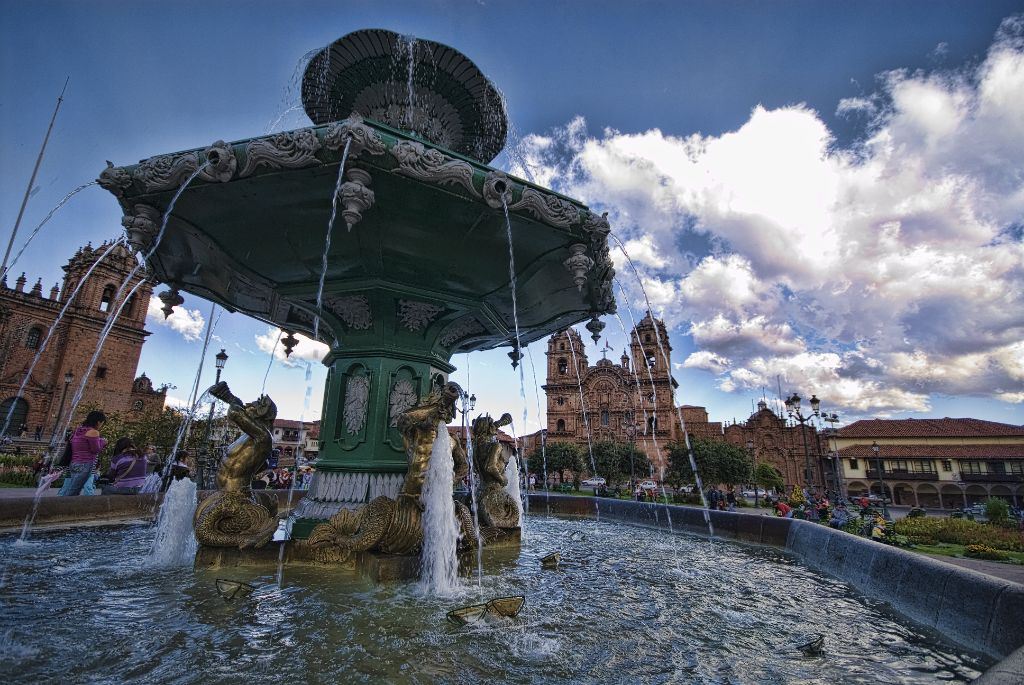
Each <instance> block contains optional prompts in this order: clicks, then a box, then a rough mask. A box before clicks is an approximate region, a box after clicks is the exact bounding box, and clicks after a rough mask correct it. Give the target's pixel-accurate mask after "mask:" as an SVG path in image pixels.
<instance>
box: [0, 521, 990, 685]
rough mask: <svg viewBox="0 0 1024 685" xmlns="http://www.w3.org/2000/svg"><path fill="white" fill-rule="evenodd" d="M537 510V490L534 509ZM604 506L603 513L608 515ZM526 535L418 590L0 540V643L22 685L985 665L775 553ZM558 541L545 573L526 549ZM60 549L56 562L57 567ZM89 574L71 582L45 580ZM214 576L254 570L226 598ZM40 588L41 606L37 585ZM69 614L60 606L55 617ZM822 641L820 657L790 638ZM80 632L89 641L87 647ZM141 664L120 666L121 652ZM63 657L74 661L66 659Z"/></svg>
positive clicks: (723, 674)
mask: <svg viewBox="0 0 1024 685" xmlns="http://www.w3.org/2000/svg"><path fill="white" fill-rule="evenodd" d="M534 504H535V508H534V510H535V511H536V507H537V506H542V505H540V503H539V502H535V503H534ZM602 519H604V515H603V514H602ZM529 525H530V526H531V529H530V534H529V535H528V537H527V545H528V546H527V548H526V549H525V550H524V552H523V553H522V554H517V553H515V552H513V551H511V550H500V549H497V550H494V549H492V550H486V549H485V556H484V566H485V570H486V573H485V575H484V579H483V586H482V588H481V589H480V591H477V589H476V586H475V584H474V583H472V582H470V581H466V584H465V589H464V591H463V592H462V593H460V594H459V596H456V597H452V598H448V599H443V600H442V599H437V598H430V597H423V596H422V595H420V594H419V593H418V592H417V590H416V587H415V586H412V585H405V584H391V585H376V584H373V583H371V582H369V581H366V580H364V579H362V578H361V577H360V576H359V575H358V574H357V573H354V572H347V571H344V570H341V569H334V570H332V572H331V573H330V574H324V573H322V572H321V571H318V570H316V569H307V568H302V567H296V568H292V569H288V570H287V571H286V573H285V575H284V583H283V588H280V589H279V588H278V587H277V584H276V583H275V582H274V577H273V573H272V572H270V571H259V570H252V569H232V570H230V571H228V570H226V569H221V570H218V571H210V572H205V571H201V570H199V571H196V572H191V571H187V570H185V571H183V570H182V569H170V570H164V571H161V570H156V569H151V568H148V567H146V566H145V564H144V554H139V553H138V550H145V549H146V548H147V545H148V543H149V541H150V539H151V535H152V534H151V531H150V530H149V529H148V528H144V527H120V528H107V529H103V530H98V529H80V530H75V531H71V532H64V533H52V532H44V533H41V534H40V537H39V540H38V542H37V543H35V545H20V546H14V545H13V544H12V539H11V538H10V537H5V538H3V539H0V549H2V551H3V552H4V554H5V557H6V559H7V560H8V561H7V563H8V566H7V570H8V572H7V575H6V580H5V582H6V586H5V592H4V593H0V617H2V618H0V629H2V630H3V631H4V632H5V633H6V642H7V655H8V658H7V659H5V661H4V663H3V665H2V666H0V669H12V672H14V673H17V674H18V676H17V678H18V679H20V680H23V681H28V682H31V681H43V680H48V679H54V680H59V679H65V680H67V679H69V674H70V673H72V672H73V673H74V674H75V675H74V676H73V677H71V679H76V678H77V679H90V680H93V681H116V682H123V683H142V682H174V683H200V682H227V683H233V682H239V683H242V682H261V681H263V680H270V679H273V680H276V681H295V682H339V683H344V682H365V681H374V682H394V683H412V682H437V683H449V682H476V681H481V680H494V679H502V680H505V681H509V682H537V683H561V682H565V681H566V680H573V681H576V682H613V683H617V682H622V683H627V682H628V683H635V682H638V681H641V682H649V681H653V682H704V683H716V682H717V683H723V682H726V681H728V682H731V683H762V682H765V683H767V682H801V681H807V680H810V681H818V682H844V681H847V680H849V676H850V674H858V675H859V676H860V677H861V678H863V679H864V680H866V681H871V682H894V681H897V680H899V681H900V682H911V683H914V682H917V683H932V682H935V680H936V679H937V678H940V677H941V678H946V677H948V678H949V679H950V680H952V681H954V682H957V681H959V682H966V681H968V680H970V679H971V678H973V677H976V676H977V675H978V674H979V673H980V672H981V671H982V670H984V669H985V668H986V667H988V666H989V665H991V664H992V662H993V660H992V659H991V658H990V657H986V656H985V655H983V654H979V653H976V652H973V651H971V650H965V649H963V648H961V647H957V646H956V645H955V644H952V643H951V642H950V641H948V640H947V639H946V638H944V637H943V636H942V635H941V634H940V633H939V632H938V631H936V630H934V629H931V628H927V627H922V626H920V625H919V624H915V623H912V622H908V621H906V620H905V619H902V618H901V617H900V616H899V615H898V614H896V613H895V612H893V611H891V610H890V609H889V607H888V606H887V605H886V604H884V603H882V602H878V601H875V600H872V599H870V598H867V597H865V596H864V595H862V594H860V593H859V592H857V591H855V590H853V589H852V588H850V587H849V586H848V585H846V584H844V583H841V582H834V581H828V582H824V581H823V577H822V574H820V573H819V572H817V571H815V570H813V569H810V568H808V567H806V566H803V565H801V564H799V563H794V559H793V557H792V556H791V555H789V554H787V553H785V552H784V551H782V550H778V549H774V548H771V547H751V546H746V545H741V544H738V543H736V542H733V541H728V540H714V541H709V540H706V539H702V538H700V537H697V536H693V535H674V536H673V535H664V534H662V533H660V532H656V531H653V530H652V531H644V530H638V529H637V528H636V527H635V526H625V525H623V524H622V523H618V522H611V521H606V520H602V521H601V522H595V521H590V520H584V519H576V520H570V519H555V518H547V517H543V516H538V517H533V518H531V519H529ZM556 547H557V548H558V549H560V550H561V551H562V555H563V557H562V563H561V565H560V567H559V570H557V571H553V570H546V569H542V568H541V567H540V564H539V559H540V557H542V556H544V554H546V553H547V552H550V551H552V549H554V548H556ZM54 559H58V560H59V561H57V562H56V563H55V562H54ZM100 574H101V575H102V576H103V578H104V582H103V583H86V584H84V585H81V586H79V587H76V591H75V592H58V593H54V592H52V589H53V587H54V584H55V582H56V584H57V585H61V584H64V583H70V582H73V580H74V579H75V578H80V577H82V576H83V575H87V576H89V577H92V576H95V575H100ZM218 579H228V580H235V581H240V582H245V583H249V584H251V585H254V586H255V587H256V590H255V591H254V592H253V594H252V595H250V596H249V597H248V598H246V599H244V600H236V601H233V602H230V603H228V602H225V601H224V599H223V598H222V597H221V596H220V594H219V593H218V592H217V589H216V581H217V580H218ZM511 595H524V596H525V597H526V605H525V606H524V608H523V610H522V612H521V613H520V614H519V616H518V617H517V618H516V619H512V620H509V621H506V622H498V623H494V624H492V623H489V622H488V623H487V624H485V625H479V626H467V627H462V628H459V627H455V626H453V625H451V624H450V623H449V621H448V620H447V619H446V614H447V612H448V611H450V610H452V609H454V608H457V607H460V606H465V605H467V604H474V603H479V602H485V601H487V600H489V599H491V598H494V597H500V596H511ZM43 596H45V597H46V598H47V599H46V601H40V600H39V597H43ZM67 616H74V617H75V620H74V621H68V620H67V619H66V617H67ZM818 634H824V635H825V642H824V648H823V649H824V653H823V655H822V656H820V657H805V656H803V655H802V654H801V653H800V652H799V649H798V647H799V646H800V645H802V644H805V643H806V642H807V641H808V640H809V638H810V637H813V636H815V635H818ZM82 635H102V636H103V639H102V640H98V641H96V642H94V643H92V644H91V648H90V649H89V650H86V651H84V652H83V651H82V650H81V649H80V648H79V641H80V639H81V636H82ZM133 650H134V652H136V653H140V654H144V655H145V658H141V659H127V660H126V659H124V658H123V657H124V655H125V654H127V653H131V652H132V651H133ZM72 656H74V657H75V658H72Z"/></svg>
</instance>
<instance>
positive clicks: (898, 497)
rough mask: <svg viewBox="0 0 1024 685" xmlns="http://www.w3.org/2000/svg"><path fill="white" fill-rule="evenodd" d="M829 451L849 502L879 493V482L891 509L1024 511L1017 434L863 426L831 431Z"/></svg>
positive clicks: (940, 426)
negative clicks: (996, 507) (995, 502)
mask: <svg viewBox="0 0 1024 685" xmlns="http://www.w3.org/2000/svg"><path fill="white" fill-rule="evenodd" d="M831 437H832V436H830V438H831ZM833 449H835V450H837V452H838V456H839V459H840V460H841V464H842V469H841V472H842V473H843V475H844V476H845V478H844V482H845V486H846V490H847V491H848V493H849V494H850V495H851V496H856V495H859V494H862V493H866V492H868V491H869V490H870V491H871V492H874V493H880V492H882V489H883V486H882V484H883V482H884V484H885V491H886V492H887V493H889V494H890V496H891V497H892V500H893V503H894V504H903V505H911V506H919V507H929V508H938V509H952V508H956V507H961V506H963V507H967V506H970V505H973V504H977V503H979V502H981V501H983V500H985V499H986V498H988V497H998V498H1000V499H1004V500H1006V501H1007V502H1008V503H1010V504H1012V505H1014V506H1021V505H1022V504H1024V426H1015V425H1012V424H1006V423H996V422H994V421H983V420H981V419H949V418H946V419H869V420H864V421H857V422H855V423H852V424H850V425H849V426H845V427H844V428H840V429H839V430H838V431H836V432H835V434H834V446H833Z"/></svg>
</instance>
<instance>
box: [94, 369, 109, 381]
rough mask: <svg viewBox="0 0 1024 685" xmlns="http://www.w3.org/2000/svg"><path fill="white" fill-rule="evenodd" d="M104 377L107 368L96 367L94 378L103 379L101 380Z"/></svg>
mask: <svg viewBox="0 0 1024 685" xmlns="http://www.w3.org/2000/svg"><path fill="white" fill-rule="evenodd" d="M106 377H107V367H105V366H98V367H96V378H100V379H103V378H106Z"/></svg>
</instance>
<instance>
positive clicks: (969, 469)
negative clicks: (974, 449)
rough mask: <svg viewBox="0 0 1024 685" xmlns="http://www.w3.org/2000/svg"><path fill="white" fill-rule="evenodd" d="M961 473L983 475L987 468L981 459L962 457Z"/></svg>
mask: <svg viewBox="0 0 1024 685" xmlns="http://www.w3.org/2000/svg"><path fill="white" fill-rule="evenodd" d="M960 473H967V474H971V475H975V476H978V475H981V474H983V473H985V469H984V467H983V466H982V463H981V462H980V461H974V460H968V459H961V460H960Z"/></svg>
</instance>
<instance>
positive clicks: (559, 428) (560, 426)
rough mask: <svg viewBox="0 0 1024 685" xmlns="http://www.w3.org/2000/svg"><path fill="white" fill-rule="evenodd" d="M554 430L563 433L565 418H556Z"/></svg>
mask: <svg viewBox="0 0 1024 685" xmlns="http://www.w3.org/2000/svg"><path fill="white" fill-rule="evenodd" d="M555 432H556V433H564V432H565V419H558V423H556V424H555Z"/></svg>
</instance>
